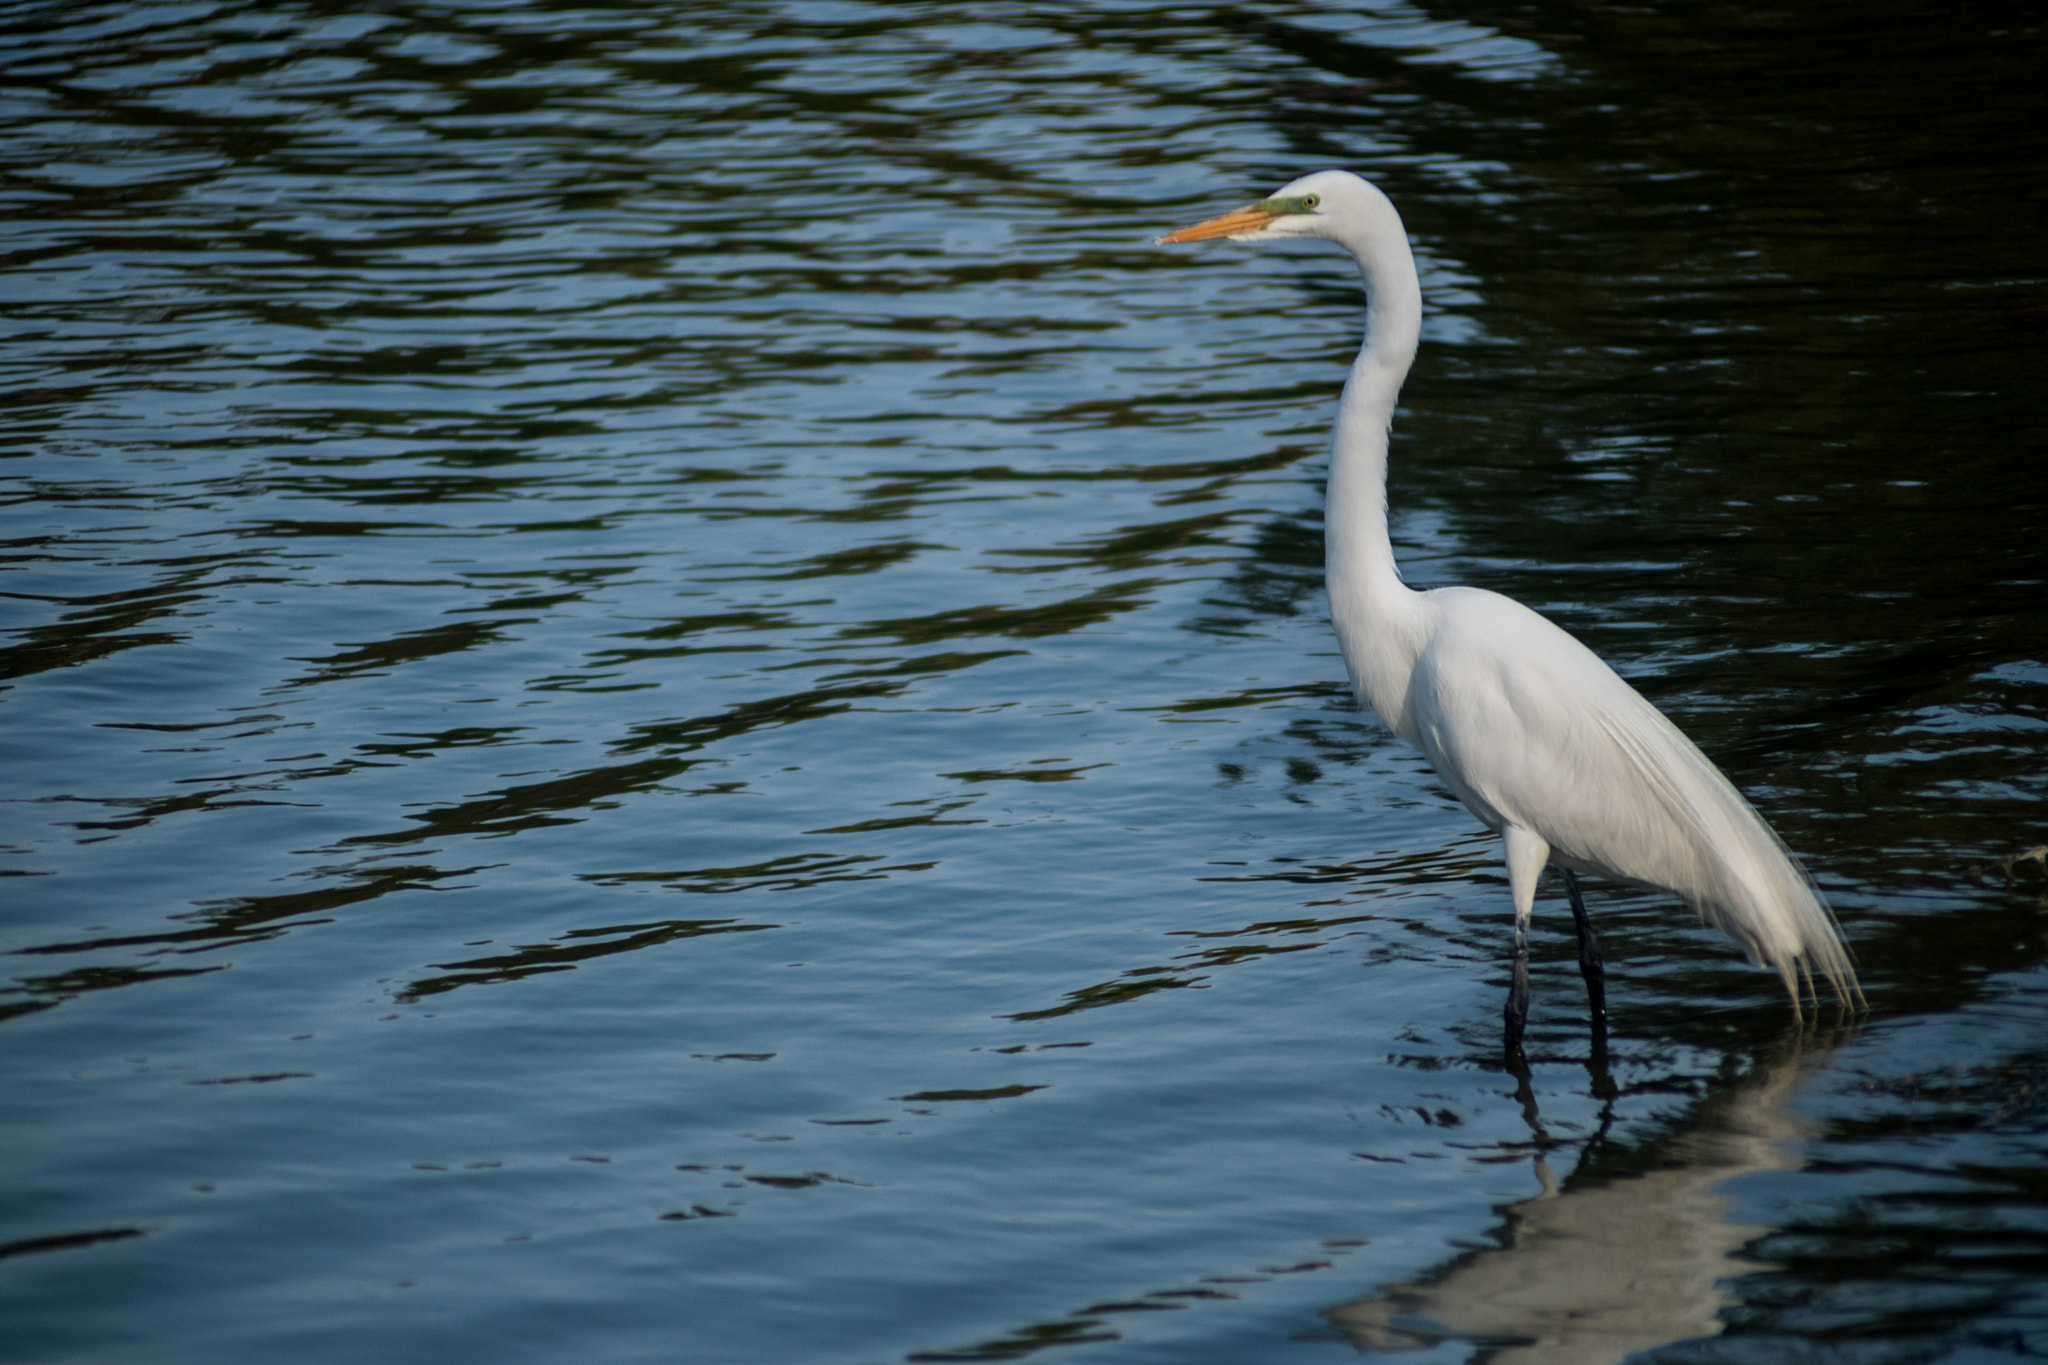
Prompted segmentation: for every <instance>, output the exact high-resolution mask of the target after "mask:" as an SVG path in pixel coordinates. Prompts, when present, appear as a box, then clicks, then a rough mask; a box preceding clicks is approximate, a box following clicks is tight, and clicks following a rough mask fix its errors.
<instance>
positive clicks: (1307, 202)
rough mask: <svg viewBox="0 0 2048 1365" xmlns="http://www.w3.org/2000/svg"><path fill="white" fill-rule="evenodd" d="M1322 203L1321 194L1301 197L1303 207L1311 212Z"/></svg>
mask: <svg viewBox="0 0 2048 1365" xmlns="http://www.w3.org/2000/svg"><path fill="white" fill-rule="evenodd" d="M1322 202H1323V197H1322V196H1321V195H1320V194H1304V195H1303V196H1301V206H1302V207H1303V208H1305V209H1308V210H1310V211H1311V212H1313V211H1314V209H1315V207H1316V206H1317V205H1318V204H1320V203H1322Z"/></svg>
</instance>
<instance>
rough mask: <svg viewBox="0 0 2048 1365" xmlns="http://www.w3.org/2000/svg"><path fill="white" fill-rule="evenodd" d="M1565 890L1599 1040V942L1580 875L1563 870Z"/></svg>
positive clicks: (1603, 1020) (1602, 1012) (1603, 988)
mask: <svg viewBox="0 0 2048 1365" xmlns="http://www.w3.org/2000/svg"><path fill="white" fill-rule="evenodd" d="M1564 890H1565V894H1566V895H1568V896H1570V897H1571V898H1572V922H1573V923H1575V924H1577V925H1578V926H1579V975H1580V976H1583V977H1585V978H1586V999H1587V1000H1588V1001H1589V1002H1590V1003H1591V1004H1592V1006H1593V1031H1594V1032H1595V1033H1596V1034H1597V1035H1599V1037H1600V1039H1601V1041H1602V1042H1605V1041H1606V1037H1607V968H1606V965H1605V964H1604V963H1602V962H1601V960H1600V944H1599V942H1598V941H1597V940H1596V939H1594V937H1593V921H1592V920H1591V919H1590V918H1589V917H1588V916H1587V914H1586V901H1585V898H1584V897H1583V896H1581V895H1580V894H1579V879H1578V878H1577V877H1575V876H1573V875H1572V870H1571V869H1570V868H1566V869H1565V870H1564Z"/></svg>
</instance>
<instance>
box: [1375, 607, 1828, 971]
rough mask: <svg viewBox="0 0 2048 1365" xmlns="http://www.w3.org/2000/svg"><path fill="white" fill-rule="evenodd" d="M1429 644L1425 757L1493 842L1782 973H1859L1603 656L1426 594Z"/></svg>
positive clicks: (1414, 691) (1811, 904) (1414, 698)
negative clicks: (1674, 899)
mask: <svg viewBox="0 0 2048 1365" xmlns="http://www.w3.org/2000/svg"><path fill="white" fill-rule="evenodd" d="M1424 602H1425V603H1426V605H1427V608H1428V610H1429V613H1430V616H1431V620H1430V623H1429V625H1430V628H1429V630H1428V643H1427V644H1426V645H1425V646H1424V647H1423V650H1422V653H1421V655H1420V656H1419V657H1418V659H1417V660H1416V665H1415V670H1414V672H1413V674H1412V675H1411V677H1410V680H1409V690H1408V697H1407V703H1408V705H1407V711H1408V719H1409V722H1410V725H1411V727H1412V728H1413V729H1414V730H1415V731H1416V737H1417V742H1418V743H1419V744H1420V746H1421V748H1422V751H1423V753H1424V754H1426V755H1427V756H1428V758H1429V761H1430V763H1431V764H1432V765H1433V766H1434V767H1435V768H1436V770H1437V773H1438V775H1439V776H1441V777H1442V778H1443V779H1444V781H1445V782H1446V783H1447V784H1448V785H1449V786H1450V787H1451V789H1452V790H1453V791H1454V792H1456V793H1457V795H1458V797H1459V799H1460V800H1462V801H1463V802H1464V803H1465V805H1466V806H1467V807H1468V808H1470V809H1471V811H1472V812H1473V813H1474V814H1475V815H1477V816H1478V817H1479V818H1480V819H1481V820H1483V821H1485V822H1486V824H1487V825H1488V826H1489V827H1490V828H1492V829H1495V830H1502V829H1505V828H1506V827H1507V826H1510V825H1515V826H1519V827H1521V828H1523V829H1526V830H1529V831H1531V832H1533V833H1535V834H1537V835H1540V836H1541V837H1542V838H1543V839H1545V840H1546V841H1548V843H1549V844H1550V847H1551V850H1552V856H1553V858H1554V859H1555V860H1556V861H1558V862H1560V863H1562V864H1564V865H1565V866H1566V867H1571V868H1575V869H1579V870H1582V871H1590V872H1599V873H1602V874H1604V875H1606V876H1610V877H1618V878H1621V879H1623V880H1625V881H1631V882H1638V883H1641V884H1644V885H1647V886H1653V887H1660V888H1662V889H1664V890H1666V891H1670V892H1673V893H1674V894H1676V895H1678V896H1680V897H1682V898H1683V899H1684V900H1685V901H1686V902H1687V903H1688V904H1689V905H1691V906H1692V907H1693V908H1694V910H1696V911H1697V912H1698V913H1699V915H1700V918H1701V919H1703V920H1705V921H1706V922H1707V923H1708V924H1711V925H1713V926H1714V927H1715V928H1717V929H1720V930H1722V931H1723V932H1724V933H1726V934H1728V935H1729V936H1730V937H1731V938H1733V939H1735V940H1736V941H1737V942H1739V943H1740V944H1742V946H1743V948H1744V950H1745V951H1746V952H1747V953H1748V954H1749V957H1750V960H1751V961H1752V962H1757V963H1760V964H1764V965H1768V966H1770V967H1772V968H1774V969H1776V971H1777V973H1778V975H1779V977H1780V978H1781V979H1782V980H1783V981H1784V982H1785V986H1786V989H1787V991H1789V992H1791V993H1792V995H1793V1000H1794V1003H1795V1004H1796V1003H1797V1001H1798V992H1797V989H1796V982H1795V977H1794V972H1795V970H1796V969H1799V968H1803V969H1804V970H1806V971H1807V972H1809V973H1819V974H1820V975H1823V976H1825V977H1827V978H1828V980H1829V982H1830V983H1831V984H1832V985H1833V987H1834V989H1835V992H1836V994H1837V995H1839V996H1840V997H1842V998H1843V999H1844V1000H1848V999H1850V998H1851V996H1852V995H1854V996H1855V997H1856V998H1858V999H1860V992H1858V991H1857V987H1856V978H1855V972H1854V970H1853V969H1852V968H1851V966H1850V964H1849V956H1848V953H1847V951H1846V950H1845V949H1844V948H1843V947H1842V942H1841V939H1840V937H1839V936H1838V935H1837V934H1836V931H1835V926H1834V921H1833V918H1832V917H1831V916H1830V915H1829V914H1828V911H1827V908H1826V906H1825V905H1823V904H1822V902H1821V900H1820V897H1819V895H1818V894H1817V893H1816V892H1815V890H1814V888H1813V884H1812V882H1811V881H1809V880H1808V878H1807V877H1806V875H1805V874H1804V873H1803V872H1802V871H1800V869H1799V867H1798V866H1797V865H1796V864H1795V863H1793V861H1792V859H1791V857H1790V855H1789V854H1787V853H1786V851H1785V848H1784V845H1783V844H1781V843H1780V842H1779V841H1778V838H1777V836H1776V835H1775V834H1773V833H1772V832H1771V829H1770V827H1769V826H1768V825H1766V824H1765V823H1764V822H1763V819H1762V817H1760V816H1759V815H1758V814H1757V813H1756V811H1755V810H1753V809H1752V808H1751V807H1750V804H1749V802H1748V801H1746V800H1744V799H1743V797H1742V794H1741V793H1740V792H1738V791H1736V790H1735V787H1734V786H1733V784H1731V783H1730V782H1729V781H1728V779H1727V778H1726V777H1723V776H1722V775H1721V772H1720V770H1719V769H1718V768H1716V767H1715V766H1714V765H1713V764H1712V763H1711V762H1709V761H1708V759H1707V757H1706V755H1704V754H1702V753H1701V752H1700V751H1699V749H1698V748H1697V747H1696V746H1694V744H1693V743H1692V741H1691V740H1689V739H1687V738H1686V737H1685V735H1684V734H1683V733H1681V732H1680V731H1679V729H1678V727H1677V726H1675V725H1673V724H1672V723H1671V722H1670V721H1669V720H1666V719H1665V718H1664V716H1663V715H1662V714H1660V713H1659V712H1658V711H1657V709H1656V708H1655V707H1653V706H1651V705H1650V704H1649V703H1648V702H1647V701H1644V700H1643V698H1642V697H1641V695H1640V694H1638V693H1637V692H1636V691H1635V689H1634V688H1632V687H1630V686H1629V685H1628V684H1627V683H1626V682H1624V681H1622V679H1621V677H1620V676H1619V675H1618V674H1616V673H1615V672H1614V670H1613V669H1611V668H1609V667H1608V666H1607V665H1606V664H1604V663H1602V662H1601V661H1600V659H1599V657H1598V656H1597V655H1595V654H1594V653H1593V652H1592V651H1591V650H1589V649H1587V648H1586V647H1585V646H1584V645H1582V644H1580V643H1579V642H1578V641H1577V640H1575V639H1573V638H1572V637H1571V636H1570V635H1567V634H1566V633H1565V632H1564V631H1562V630H1560V629H1559V628H1558V627H1557V626H1555V625H1553V624H1552V623H1550V622H1549V621H1547V620H1545V619H1544V618H1543V617H1541V616H1538V615H1537V614H1536V613H1535V612H1533V611H1531V610H1529V609H1528V608H1527V607H1524V606H1522V605H1521V604H1520V603H1518V602H1515V601H1513V600H1512V599H1510V598H1506V597H1501V596H1499V595H1498V594H1495V593H1490V592H1483V591H1480V590H1478V589H1474V588H1446V589H1440V590H1438V591H1435V592H1431V593H1428V594H1426V595H1425V597H1424Z"/></svg>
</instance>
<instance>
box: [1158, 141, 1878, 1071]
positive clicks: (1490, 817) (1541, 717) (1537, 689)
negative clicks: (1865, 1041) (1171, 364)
mask: <svg viewBox="0 0 2048 1365" xmlns="http://www.w3.org/2000/svg"><path fill="white" fill-rule="evenodd" d="M1217 237H1227V238H1230V239H1232V240H1234V241H1267V240H1275V239H1280V238H1290V237H1314V238H1322V239H1323V240H1326V241H1331V242H1335V243H1336V244H1337V245H1339V246H1341V247H1343V248H1344V249H1345V250H1347V251H1349V252H1350V253H1351V254H1352V256H1353V257H1354V258H1356V259H1357V261H1358V265H1359V269H1360V270H1361V271H1362V272H1363V273H1364V275H1365V286H1366V303H1367V311H1366V328H1365V341H1364V344H1363V345H1362V346H1361V347H1360V348H1359V352H1358V359H1357V360H1356V361H1355V362H1354V363H1353V365H1352V368H1351V375H1350V378H1349V379H1348V380H1347V381H1346V383H1345V385H1344V397H1343V400H1342V402H1341V403H1340V404H1339V406H1338V412H1337V425H1336V435H1335V441H1334V444H1333V447H1332V452H1331V459H1330V482H1329V495H1328V515H1327V517H1326V520H1325V528H1324V535H1325V541H1326V551H1325V570H1326V573H1327V576H1328V581H1329V591H1330V610H1331V615H1332V618H1333V620H1334V622H1335V624H1336V627H1337V638H1338V641H1339V643H1340V644H1341V645H1342V647H1343V651H1344V661H1345V665H1346V667H1347V668H1348V669H1349V671H1350V674H1351V681H1352V686H1353V689H1354V690H1355V692H1356V693H1357V696H1358V698H1359V700H1360V702H1361V703H1363V704H1365V705H1368V706H1370V707H1371V708H1372V709H1373V710H1374V711H1376V712H1378V713H1379V716H1380V718H1381V719H1382V720H1383V721H1385V722H1386V724H1387V726H1388V727H1389V728H1390V729H1392V730H1393V732H1394V733H1395V734H1396V735H1398V736H1400V737H1401V738H1402V739H1404V740H1407V741H1408V742H1409V743H1411V744H1413V745H1415V746H1416V747H1417V748H1419V749H1421V750H1422V752H1423V753H1424V754H1425V755H1426V756H1427V757H1428V759H1429V762H1430V765H1431V766H1432V767H1434V768H1435V769H1436V771H1437V775H1438V776H1440V777H1441V778H1442V779H1443V780H1444V782H1445V783H1446V785H1448V786H1449V787H1450V788H1451V790H1452V791H1453V792H1455V793H1456V794H1457V796H1458V799H1459V800H1460V801H1462V802H1464V803H1465V806H1466V807H1467V808H1468V809H1469V810H1470V811H1471V812H1472V813H1473V814H1474V815H1476V816H1478V817H1479V819H1480V820H1482V821H1484V822H1485V824H1486V826H1487V827H1488V828H1489V829H1492V830H1494V831H1495V832H1496V833H1498V834H1499V835H1500V836H1501V840H1502V844H1503V848H1504V852H1505V856H1506V861H1507V866H1508V875H1509V881H1510V883H1511V884H1512V886H1513V891H1514V902H1515V916H1516V954H1517V961H1516V967H1517V971H1516V977H1517V991H1518V996H1519V1001H1518V1002H1511V1004H1510V1012H1509V1042H1510V1046H1511V1048H1512V1047H1513V1046H1515V1045H1516V1044H1517V1043H1518V1040H1519V1037H1520V1033H1521V1025H1520V1021H1519V1019H1518V1017H1517V1016H1516V1013H1515V1010H1516V1005H1517V1003H1521V1004H1522V1005H1523V1006H1524V1007H1525V1005H1526V987H1525V986H1523V985H1522V983H1523V981H1524V980H1525V979H1526V976H1525V972H1526V969H1525V967H1524V963H1525V962H1526V954H1527V939H1528V924H1529V915H1530V911H1531V909H1532V907H1533V904H1534V900H1535V894H1536V881H1537V877H1538V876H1539V875H1540V874H1541V872H1542V871H1543V868H1544V867H1545V865H1546V864H1548V863H1552V862H1555V863H1557V864H1559V865H1560V866H1562V867H1565V868H1567V869H1572V870H1576V871H1580V872H1597V873H1600V874H1602V875H1604V876H1609V877H1615V878H1619V879H1621V880H1623V881H1628V882H1635V883H1639V884H1641V885H1645V886H1651V887H1659V888H1662V889H1663V890H1666V891H1669V892H1672V893H1674V894H1676V895H1678V896H1679V897H1681V898H1682V899H1684V900H1685V902H1686V903H1687V904H1688V905H1690V906H1692V907H1693V909H1694V910H1696V911H1697V912H1698V913H1699V915H1700V917H1701V918H1702V919H1703V920H1705V921H1706V922H1707V923H1708V924H1711V925H1713V926H1715V927H1716V928H1718V929H1720V930H1722V931H1723V932H1725V933H1727V934H1728V935H1729V936H1730V937H1732V938H1733V939H1735V940H1736V942H1738V943H1740V944H1741V945H1742V946H1743V948H1744V950H1745V951H1746V952H1747V953H1748V955H1749V958H1750V960H1751V961H1752V962H1755V963H1759V964H1762V965H1765V966H1769V967H1771V968H1773V969H1774V970H1776V972H1777V973H1778V976H1779V978H1780V979H1781V980H1782V981H1783V982H1784V984H1785V989H1786V991H1787V993H1788V994H1790V995H1791V997H1792V1004H1793V1008H1794V1010H1795V1011H1796V1010H1797V1009H1798V1007H1799V979H1798V978H1799V976H1800V974H1801V973H1804V974H1805V975H1806V976H1807V977H1808V981H1809V988H1810V981H1811V977H1812V976H1814V975H1820V976H1824V977H1826V978H1827V979H1828V981H1829V983H1830V984H1831V985H1832V986H1833V988H1834V991H1835V994H1836V995H1837V997H1838V998H1840V999H1841V1000H1842V1001H1843V1002H1844V1003H1845V1004H1854V1005H1858V1006H1860V1005H1861V1003H1862V993H1861V991H1860V990H1859V988H1858V987H1857V984H1856V974H1855V971H1854V969H1853V968H1852V967H1851V966H1850V963H1849V955H1848V953H1847V951H1846V950H1845V949H1844V948H1843V946H1842V942H1841V939H1840V937H1839V935H1838V934H1837V933H1836V931H1835V925H1834V920H1833V918H1832V917H1831V916H1830V915H1829V913H1828V911H1827V907H1826V906H1825V905H1824V904H1823V903H1822V902H1821V899H1820V897H1819V895H1818V894H1817V893H1816V892H1815V890H1814V887H1813V884H1812V882H1811V881H1810V880H1809V879H1808V878H1807V877H1806V875H1805V874H1804V873H1803V872H1801V871H1800V870H1799V868H1798V866H1797V865H1796V864H1794V863H1793V861H1792V859H1791V858H1790V856H1789V855H1787V853H1786V852H1785V849H1784V846H1783V845H1782V844H1781V843H1780V842H1779V841H1778V838H1777V836H1776V835H1775V834H1773V833H1772V832H1771V830H1770V827H1769V826H1768V825H1766V824H1765V823H1764V822H1763V820H1762V818H1761V817H1759V816H1758V815H1757V813H1756V811H1755V810H1754V809H1752V808H1751V807H1750V805H1749V803H1748V802H1747V801H1745V800H1744V799H1743V797H1742V794H1741V793H1740V792H1738V791H1736V789H1735V787H1734V785H1733V784H1731V783H1730V782H1729V781H1728V779H1727V778H1726V777H1724V776H1722V774H1721V772H1720V770H1719V769H1717V768H1716V767H1715V766H1714V765H1713V764H1712V763H1711V762H1710V761H1708V759H1707V757H1706V755H1704V754H1702V753H1701V752H1700V751H1699V749H1698V748H1697V747H1696V746H1695V745H1694V744H1693V743H1692V741H1691V740H1689V739H1687V738H1686V737H1685V735H1684V734H1683V733H1681V732H1680V731H1679V729H1678V727H1677V726H1675V725H1673V724H1672V723H1671V722H1670V721H1669V720H1667V719H1665V718H1664V716H1663V715H1662V714H1660V713H1659V712H1658V711H1657V709H1656V708H1655V707H1653V706H1651V705H1650V704H1649V703H1648V702H1647V701H1645V700H1643V698H1642V696H1641V695H1640V694H1638V693H1637V692H1636V691H1635V689H1634V688H1632V687H1630V686H1629V685H1628V684H1627V683H1626V682H1624V681H1623V680H1622V679H1621V677H1620V676H1619V675H1618V674H1616V673H1615V672H1614V670H1613V669H1611V668H1609V667H1608V666H1607V665H1606V664H1605V663H1603V662H1601V660H1600V658H1599V657H1598V656H1597V655H1595V654H1594V653H1593V652H1592V651H1591V650H1589V649H1587V648H1586V647H1585V646H1584V645H1582V644H1580V643H1579V642H1578V641H1577V640H1575V639H1573V638H1572V637H1571V636H1570V635H1568V634H1566V633H1565V632H1564V631H1563V630H1562V629H1560V628H1559V627H1557V626H1556V625H1554V624H1552V623H1551V622H1550V621H1548V620H1545V619H1544V618H1543V617H1541V616H1539V615H1537V614H1536V613H1535V612H1533V611H1531V610H1530V609H1529V608H1527V607H1525V606H1523V605H1521V604H1520V603H1519V602H1516V601H1514V600H1512V599H1511V598H1506V597H1502V596H1501V595H1500V594H1498V593H1492V592H1486V591H1484V590H1482V589H1478V588H1438V589H1435V590H1433V591H1429V592H1416V591H1414V590H1413V589H1411V588H1409V587H1408V586H1407V585H1406V584H1404V583H1402V582H1401V576H1400V571H1399V569H1398V568H1397V567H1396V565H1395V563H1394V552H1393V545H1392V542H1391V541H1390V540H1389V539H1388V536H1387V511H1386V464H1387V429H1388V424H1389V422H1390V421H1391V419H1392V417H1393V412H1394V403H1395V399H1396V398H1397V397H1398V396H1399V394H1400V390H1401V383H1402V381H1403V380H1404V379H1405V378H1406V377H1407V374H1408V367H1409V364H1410V362H1412V361H1413V359H1414V356H1415V346H1416V341H1417V338H1418V337H1419V335H1420V331H1421V323H1422V290H1421V285H1420V283H1419V281H1418V280H1417V278H1416V273H1415V262H1414V258H1413V256H1412V255H1411V254H1410V253H1409V249H1408V235H1407V232H1406V231H1405V230H1404V229H1403V227H1402V225H1401V217H1400V214H1399V213H1398V212H1396V211H1395V209H1394V206H1393V204H1392V203H1391V202H1390V201H1389V200H1388V199H1387V197H1386V196H1385V195H1384V194H1382V193H1380V191H1379V190H1378V189H1376V188H1374V187H1373V186H1372V185H1370V184H1368V183H1367V182H1366V181H1364V180H1361V179H1359V178H1358V177H1357V176H1355V175H1352V174H1350V173H1349V172H1346V171H1319V172H1317V173H1316V174H1314V175H1309V176H1304V177H1303V178H1301V179H1299V180H1296V181H1294V182H1293V183H1292V184H1290V185H1288V186H1286V187H1285V188H1284V189H1282V190H1280V191H1279V192H1278V193H1276V194H1275V195H1274V196H1273V197H1272V198H1270V199H1267V200H1264V201H1262V202H1261V203H1259V204H1254V205H1251V206H1249V207H1247V208H1243V209H1239V210H1236V211H1234V212H1232V213H1228V214H1225V215H1223V216H1222V217H1220V218H1214V219H1210V220H1209V221H1207V222H1204V223H1198V224H1196V225H1195V226H1193V227H1190V228H1183V229H1182V230H1181V231H1179V232H1176V233H1172V234H1170V235H1168V236H1167V237H1165V238H1162V239H1161V240H1162V241H1169V242H1173V241H1202V240H1207V239H1210V238H1217ZM1584 932H1585V933H1586V934H1587V935H1588V938H1587V940H1586V942H1588V943H1590V930H1585V931H1584ZM1594 971H1597V954H1595V955H1594V969H1593V971H1589V975H1588V985H1589V987H1592V988H1593V989H1594V990H1595V991H1596V996H1595V1001H1596V1012H1597V1011H1598V1009H1599V1008H1600V1005H1599V999H1600V997H1599V995H1598V994H1597V991H1598V987H1597V986H1596V985H1595V983H1594V979H1593V972H1594Z"/></svg>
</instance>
